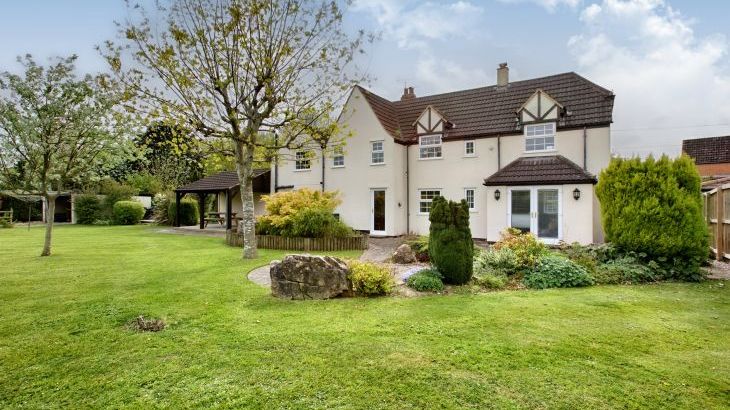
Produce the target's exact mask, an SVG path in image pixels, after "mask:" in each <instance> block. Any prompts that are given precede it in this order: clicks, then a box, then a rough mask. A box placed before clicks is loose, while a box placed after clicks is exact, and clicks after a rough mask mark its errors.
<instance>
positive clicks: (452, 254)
mask: <svg viewBox="0 0 730 410" xmlns="http://www.w3.org/2000/svg"><path fill="white" fill-rule="evenodd" d="M428 219H429V221H431V226H430V228H429V233H430V234H429V241H428V252H429V256H430V257H431V263H433V265H434V266H435V267H436V269H437V270H438V271H439V272H440V273H441V274H442V275H443V277H444V282H446V283H450V284H454V285H461V284H464V283H467V282H468V281H469V280H470V279H471V275H472V258H473V257H474V242H473V241H472V238H471V229H469V205H468V204H467V203H466V201H464V200H462V201H461V202H453V201H447V200H446V199H444V198H443V197H440V196H439V197H436V198H434V199H433V202H432V203H431V213H430V214H429V217H428Z"/></svg>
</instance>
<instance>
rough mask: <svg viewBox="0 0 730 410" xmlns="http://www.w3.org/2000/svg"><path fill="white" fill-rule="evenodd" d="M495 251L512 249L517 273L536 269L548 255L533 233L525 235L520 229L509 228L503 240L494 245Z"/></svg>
mask: <svg viewBox="0 0 730 410" xmlns="http://www.w3.org/2000/svg"><path fill="white" fill-rule="evenodd" d="M493 249H494V250H495V251H500V250H503V249H510V250H511V251H512V252H513V253H514V256H515V258H516V263H517V266H516V267H515V270H516V271H526V270H528V269H531V268H533V267H535V265H536V264H537V262H538V261H539V260H540V258H542V257H543V256H544V255H546V254H547V252H548V249H547V246H545V244H544V243H542V242H540V241H539V240H538V239H537V238H536V237H535V235H533V234H532V233H529V232H528V233H523V232H522V231H520V230H519V229H515V228H508V229H506V230H505V231H504V232H502V238H501V239H500V240H499V241H498V242H497V243H495V244H494V246H493Z"/></svg>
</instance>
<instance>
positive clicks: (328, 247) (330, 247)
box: [226, 230, 368, 252]
mask: <svg viewBox="0 0 730 410" xmlns="http://www.w3.org/2000/svg"><path fill="white" fill-rule="evenodd" d="M226 243H227V244H228V245H230V246H236V247H241V246H243V235H242V234H239V233H238V232H234V231H232V230H228V231H226ZM256 245H257V247H258V248H262V249H279V250H289V251H317V252H328V251H350V250H364V249H367V248H368V235H365V234H363V235H358V236H348V237H345V238H334V237H333V238H289V237H286V236H277V235H256Z"/></svg>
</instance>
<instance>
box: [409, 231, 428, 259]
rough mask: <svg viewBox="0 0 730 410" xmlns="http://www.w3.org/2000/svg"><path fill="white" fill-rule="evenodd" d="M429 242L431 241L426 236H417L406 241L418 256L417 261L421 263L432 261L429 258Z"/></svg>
mask: <svg viewBox="0 0 730 410" xmlns="http://www.w3.org/2000/svg"><path fill="white" fill-rule="evenodd" d="M428 242H429V239H428V236H426V235H421V236H417V237H415V238H412V239H409V240H407V241H406V243H407V244H408V245H409V246H410V247H411V249H412V250H413V253H415V254H416V259H417V260H418V261H419V262H428V261H430V258H429V256H428Z"/></svg>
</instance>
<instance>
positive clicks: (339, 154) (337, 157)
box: [332, 147, 345, 168]
mask: <svg viewBox="0 0 730 410" xmlns="http://www.w3.org/2000/svg"><path fill="white" fill-rule="evenodd" d="M344 166H345V150H344V149H342V147H337V148H335V153H334V155H333V156H332V168H342V167H344Z"/></svg>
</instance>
